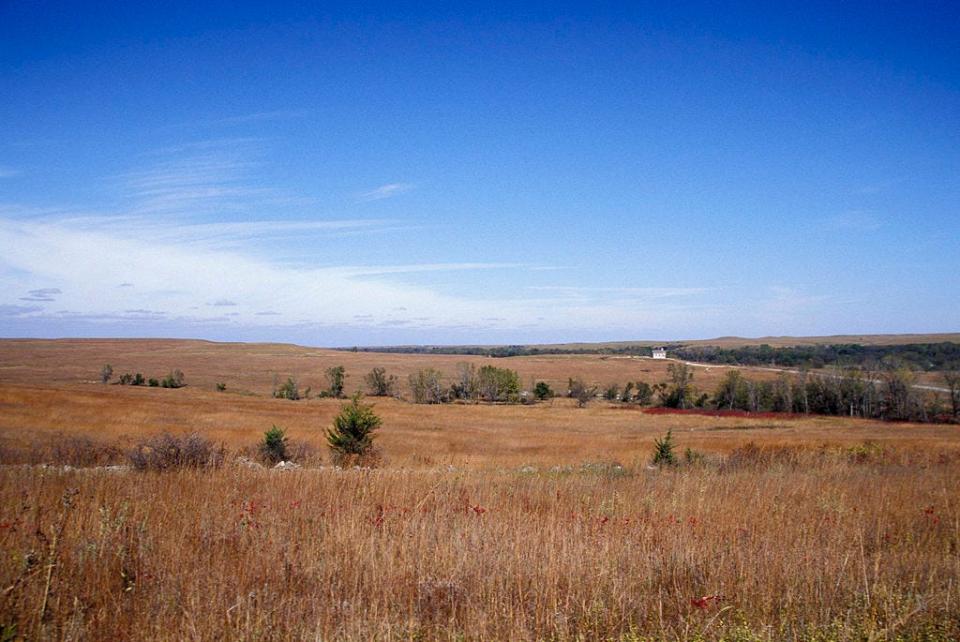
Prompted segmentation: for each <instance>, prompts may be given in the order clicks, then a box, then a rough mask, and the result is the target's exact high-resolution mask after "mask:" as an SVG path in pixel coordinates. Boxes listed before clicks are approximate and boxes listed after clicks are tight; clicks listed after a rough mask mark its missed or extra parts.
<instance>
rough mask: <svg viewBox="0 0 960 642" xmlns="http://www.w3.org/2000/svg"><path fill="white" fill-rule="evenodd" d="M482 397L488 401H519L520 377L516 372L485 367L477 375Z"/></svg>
mask: <svg viewBox="0 0 960 642" xmlns="http://www.w3.org/2000/svg"><path fill="white" fill-rule="evenodd" d="M477 379H478V388H479V390H480V396H481V397H483V398H484V399H485V400H487V401H511V402H512V401H517V400H518V399H519V398H520V375H518V374H517V373H516V371H515V370H509V369H507V368H497V367H496V366H483V367H482V368H480V371H479V373H478V375H477Z"/></svg>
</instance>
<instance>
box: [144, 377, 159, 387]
mask: <svg viewBox="0 0 960 642" xmlns="http://www.w3.org/2000/svg"><path fill="white" fill-rule="evenodd" d="M147 383H149V384H150V387H151V388H159V387H160V380H159V379H154V378H153V377H151V378H150V381H148V382H147Z"/></svg>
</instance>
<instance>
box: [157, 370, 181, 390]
mask: <svg viewBox="0 0 960 642" xmlns="http://www.w3.org/2000/svg"><path fill="white" fill-rule="evenodd" d="M160 385H161V386H163V387H164V388H182V387H183V386H185V385H186V383H185V380H184V376H183V372H182V371H180V370H174V371H173V372H171V373H170V374H168V375H167V376H166V377H164V378H163V381H161V382H160Z"/></svg>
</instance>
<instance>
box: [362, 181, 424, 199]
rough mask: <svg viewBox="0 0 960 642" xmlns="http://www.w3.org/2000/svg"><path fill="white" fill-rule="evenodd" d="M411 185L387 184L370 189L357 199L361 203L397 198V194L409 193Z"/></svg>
mask: <svg viewBox="0 0 960 642" xmlns="http://www.w3.org/2000/svg"><path fill="white" fill-rule="evenodd" d="M413 187H414V186H413V185H412V184H410V183H387V184H386V185H381V186H380V187H378V188H376V189H372V190H370V191H369V192H364V193H362V194H360V195H359V196H358V197H357V198H358V200H361V201H379V200H382V199H384V198H390V197H392V196H397V195H398V194H403V193H404V192H409V191H410V190H412V189H413Z"/></svg>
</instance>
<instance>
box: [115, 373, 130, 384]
mask: <svg viewBox="0 0 960 642" xmlns="http://www.w3.org/2000/svg"><path fill="white" fill-rule="evenodd" d="M117 383H119V384H120V385H121V386H129V385H130V384H131V383H133V375H132V374H130V373H129V372H124V373H123V374H122V375H120V379H118V380H117Z"/></svg>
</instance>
